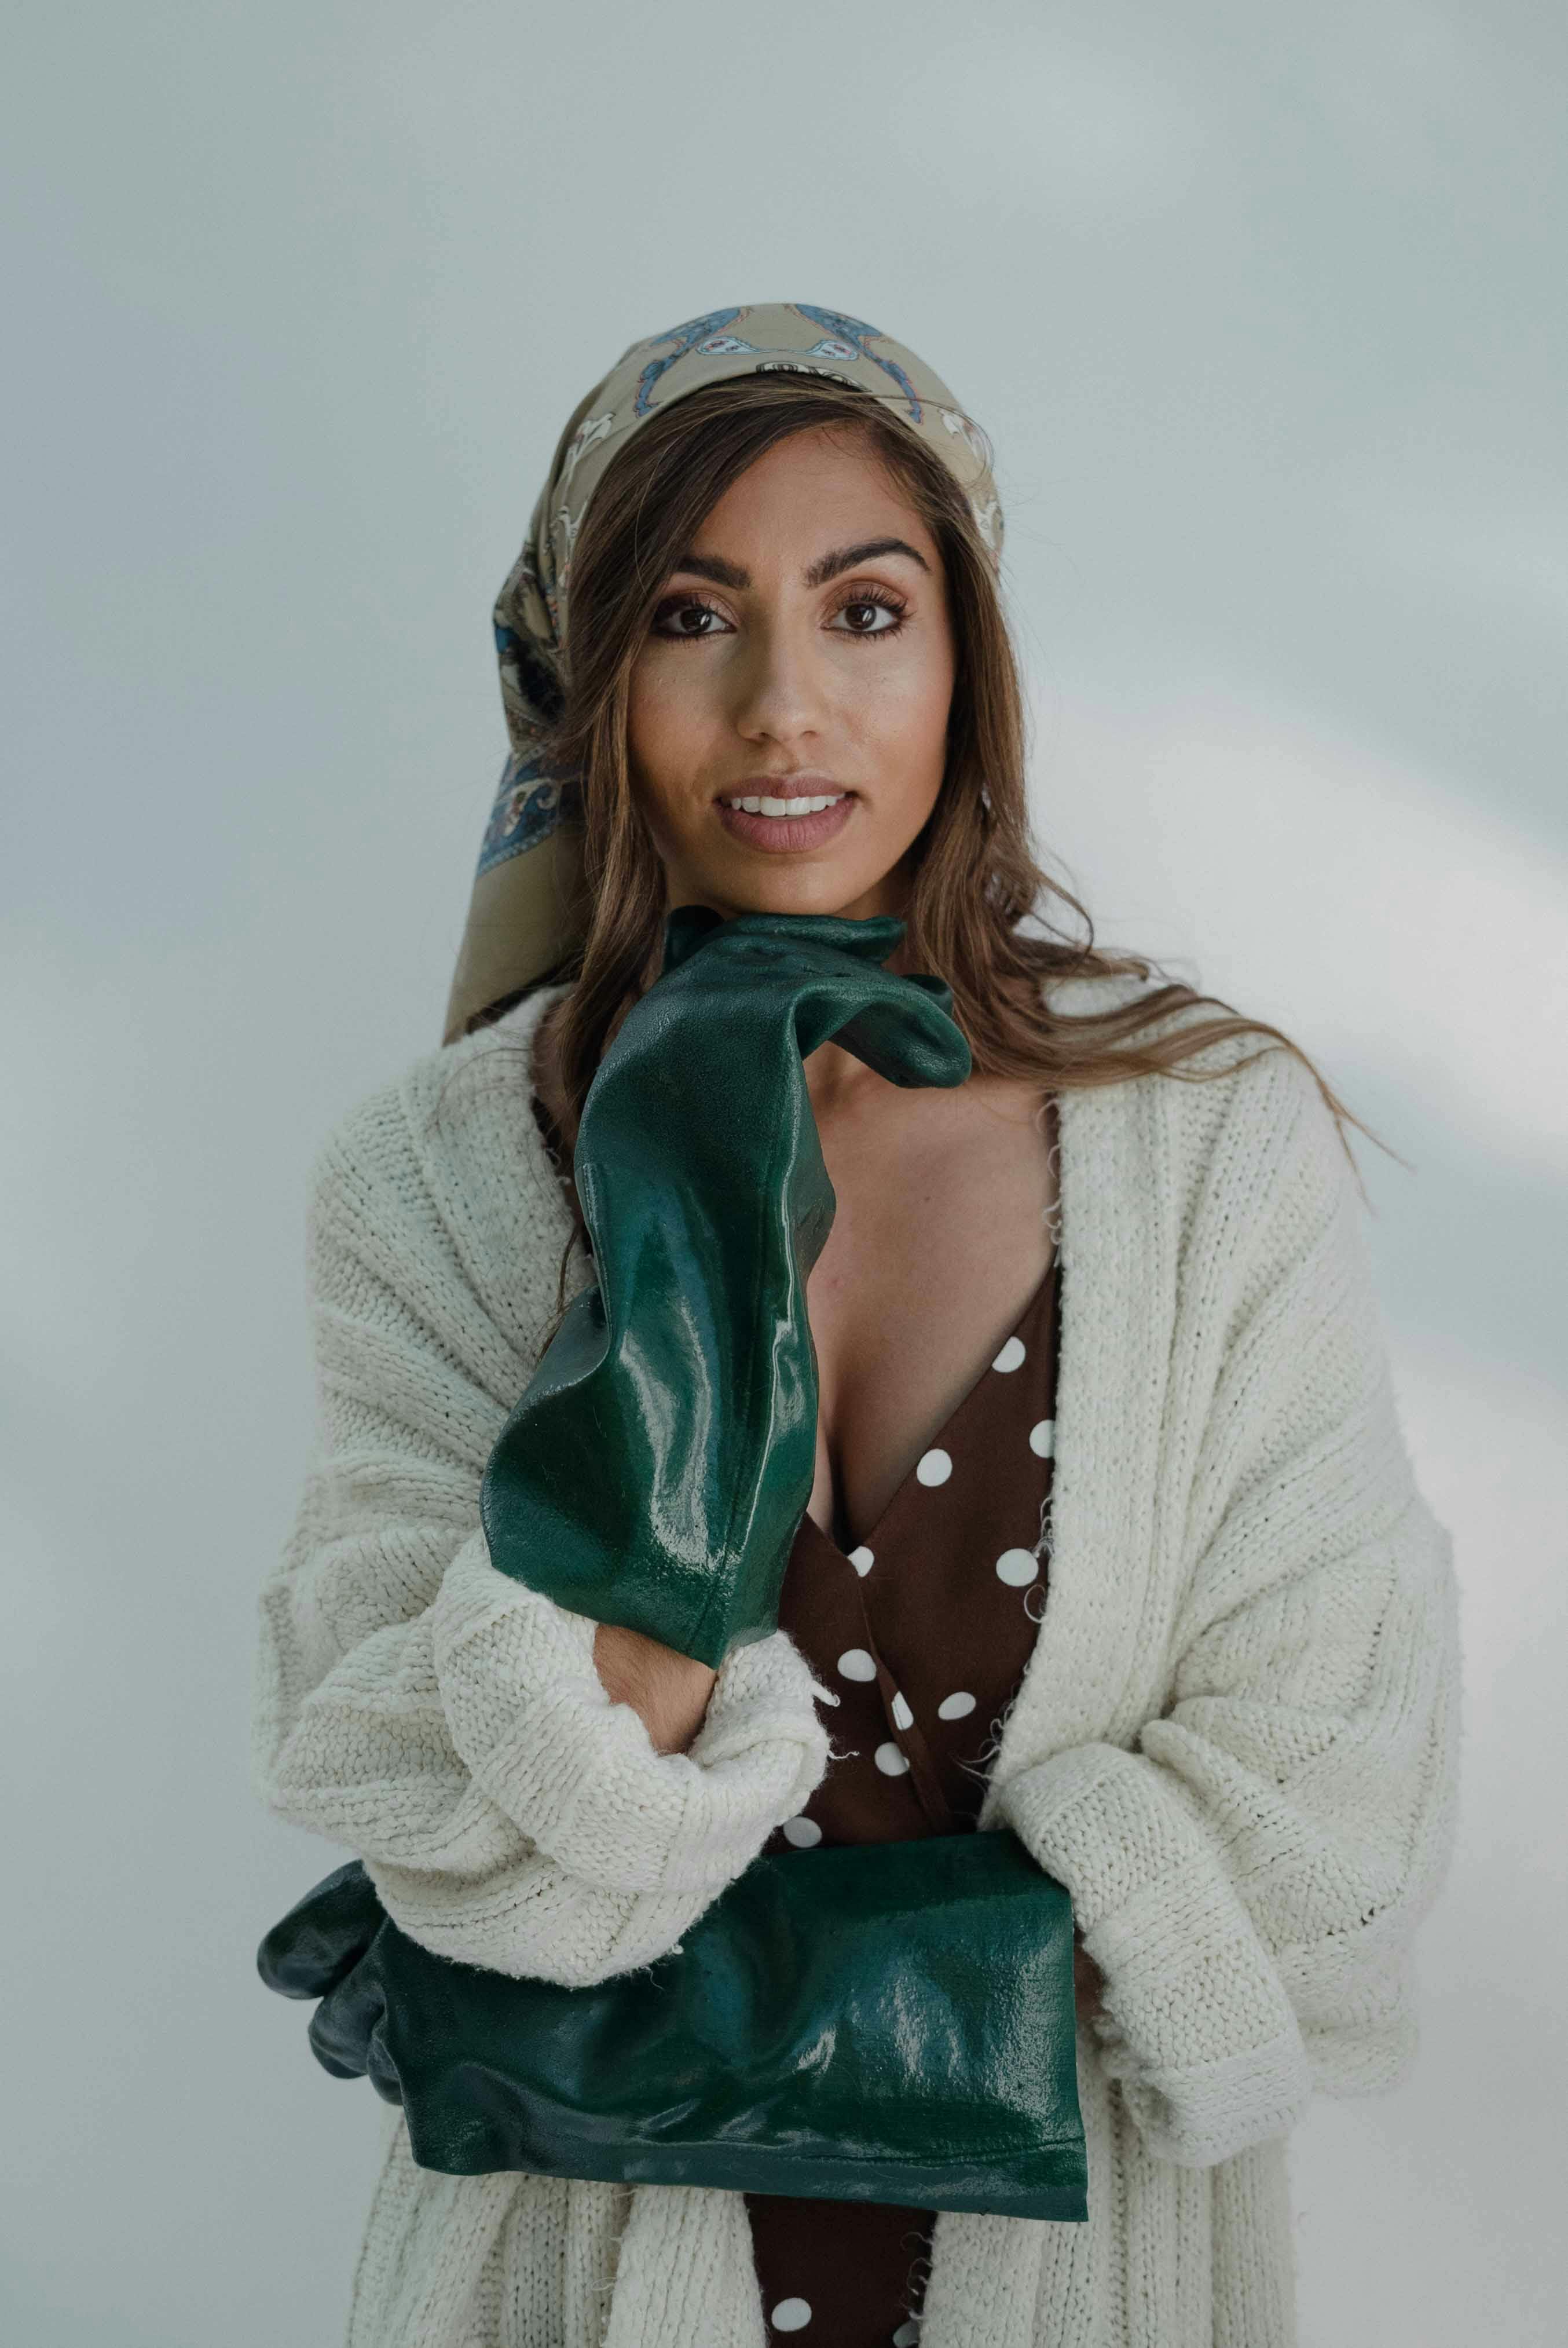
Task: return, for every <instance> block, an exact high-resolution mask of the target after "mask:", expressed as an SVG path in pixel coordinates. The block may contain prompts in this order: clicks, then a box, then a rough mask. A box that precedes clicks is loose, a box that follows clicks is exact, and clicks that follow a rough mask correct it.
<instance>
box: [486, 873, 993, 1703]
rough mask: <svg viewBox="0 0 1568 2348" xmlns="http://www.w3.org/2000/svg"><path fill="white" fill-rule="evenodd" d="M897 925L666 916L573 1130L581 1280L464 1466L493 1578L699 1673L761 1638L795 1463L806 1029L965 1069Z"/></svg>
mask: <svg viewBox="0 0 1568 2348" xmlns="http://www.w3.org/2000/svg"><path fill="white" fill-rule="evenodd" d="M904 930H905V925H904V923H903V922H901V921H897V920H895V919H893V918H891V917H879V918H876V919H874V920H869V921H862V922H852V921H845V920H842V919H840V918H839V917H838V916H836V915H832V914H806V913H741V914H737V915H736V916H734V918H733V919H732V920H730V921H724V920H723V919H722V918H721V917H720V915H718V914H717V913H715V912H713V911H711V910H710V909H709V908H708V907H706V906H699V905H687V906H682V907H681V908H679V909H678V910H677V911H673V912H671V914H670V915H669V916H668V918H667V921H666V923H665V951H664V964H663V968H662V970H661V973H660V976H659V977H658V978H657V979H656V980H655V982H654V983H653V984H652V985H651V987H649V988H648V989H647V990H646V992H645V993H644V994H642V996H641V999H640V1000H639V1001H638V1002H637V1004H635V1005H634V1006H633V1008H632V1010H631V1011H630V1014H628V1016H627V1018H626V1019H625V1021H624V1022H623V1024H622V1025H621V1027H620V1032H619V1033H618V1035H616V1038H615V1041H614V1042H613V1043H612V1044H611V1045H610V1049H609V1051H608V1052H607V1053H606V1054H605V1056H604V1057H603V1059H602V1060H601V1062H600V1066H599V1068H598V1070H597V1072H596V1073H595V1076H594V1079H593V1083H592V1086H590V1088H589V1095H588V1099H587V1103H586V1105H585V1107H584V1110H583V1117H582V1124H581V1128H580V1130H579V1138H578V1143H577V1153H576V1167H575V1175H576V1181H577V1189H578V1195H579V1199H580V1200H581V1203H582V1211H583V1219H584V1220H585V1221H586V1223H587V1225H588V1229H589V1235H590V1237H591V1239H592V1241H593V1249H594V1255H595V1259H596V1262H597V1265H598V1271H599V1284H598V1286H597V1287H594V1288H589V1289H585V1290H583V1291H582V1292H580V1293H579V1295H578V1296H577V1297H575V1298H574V1299H573V1302H572V1303H571V1306H570V1307H569V1311H568V1313H567V1316H566V1319H565V1320H564V1322H563V1323H562V1325H561V1327H560V1329H559V1331H558V1333H557V1334H556V1336H555V1337H554V1339H553V1340H552V1341H551V1343H550V1344H549V1345H548V1347H547V1348H546V1350H545V1353H544V1354H543V1355H542V1357H541V1359H540V1361H539V1364H538V1368H537V1370H536V1371H535V1374H534V1376H533V1377H532V1379H531V1380H530V1382H529V1384H528V1387H527V1388H526V1390H525V1391H524V1393H523V1395H522V1397H521V1399H520V1400H519V1402H518V1405H517V1406H516V1408H515V1409H514V1410H513V1412H512V1415H511V1416H510V1417H509V1418H508V1419H507V1424H506V1426H505V1427H504V1429H503V1430H502V1433H501V1435H500V1437H499V1439H498V1440H497V1444H496V1447H495V1449H494V1451H493V1452H492V1453H491V1456H490V1459H489V1462H488V1465H487V1468H486V1471H485V1478H484V1484H483V1488H482V1491H481V1498H480V1510H481V1515H482V1518H483V1521H484V1527H485V1533H486V1537H487V1541H488V1544H489V1552H490V1560H491V1563H492V1564H493V1565H494V1566H495V1567H496V1568H497V1570H498V1571H500V1572H502V1573H506V1574H510V1575H511V1576H512V1577H513V1578H514V1579H515V1580H517V1581H523V1582H527V1583H528V1587H529V1588H530V1589H534V1590H538V1591H542V1592H543V1593H544V1594H545V1595H546V1596H547V1597H548V1598H552V1599H554V1600H555V1601H556V1602H557V1603H558V1604H559V1605H561V1606H564V1607H566V1608H568V1609H569V1611H570V1612H573V1613H577V1614H585V1615H588V1616H589V1617H591V1618H592V1620H593V1621H595V1622H619V1623H622V1624H624V1625H626V1626H628V1627H629V1628H630V1629H632V1630H635V1631H641V1632H644V1633H645V1634H646V1635H647V1636H648V1637H649V1638H652V1639H657V1640H660V1641H661V1643H663V1644H664V1645H665V1646H667V1647H673V1648H674V1649H675V1650H676V1651H677V1652H678V1653H682V1654H685V1655H692V1656H694V1657H695V1658H696V1660H697V1661H698V1662H699V1663H706V1664H708V1665H709V1667H710V1668H711V1669H712V1670H714V1671H716V1670H717V1669H718V1668H719V1666H720V1664H721V1663H723V1659H724V1656H725V1655H726V1654H727V1653H728V1652H729V1650H730V1649H731V1648H732V1647H733V1646H735V1645H745V1644H747V1643H750V1642H751V1641H753V1640H754V1639H761V1638H764V1637H766V1636H767V1635H768V1633H769V1632H772V1631H774V1630H775V1629H776V1628H777V1626H778V1604H779V1593H780V1591H781V1589H782V1587H783V1582H784V1570H785V1568H786V1567H787V1565H788V1563H789V1556H790V1550H791V1546H792V1544H793V1542H794V1536H795V1532H796V1530H797V1529H798V1527H799V1524H800V1520H801V1518H802V1517H803V1515H804V1512H805V1507H806V1503H807V1501H808V1500H809V1499H810V1498H811V1487H812V1481H813V1478H814V1476H815V1464H816V1412H817V1381H816V1355H815V1347H814V1345H813V1343H812V1336H811V1328H810V1323H809V1322H808V1320H807V1317H806V1306H805V1283H806V1278H807V1275H808V1274H809V1272H810V1271H811V1268H812V1266H813V1264H814V1263H815V1262H816V1259H817V1257H818V1255H819V1254H820V1253H821V1251H822V1247H823V1243H824V1241H825V1240H826V1238H827V1235H828V1232H829V1231H831V1229H832V1227H833V1217H834V1210H835V1203H836V1202H835V1198H834V1194H833V1186H832V1184H831V1183H830V1181H829V1180H828V1178H827V1169H826V1168H825V1165H824V1164H823V1158H822V1148H821V1145H820V1143H819V1141H818V1139H817V1132H816V1121H815V1117H814V1116H813V1114H812V1108H811V1098H810V1095H809V1094H808V1092H807V1090H806V1083H805V1071H804V1065H803V1063H804V1059H805V1057H806V1056H807V1055H808V1054H809V1053H811V1052H814V1051H815V1049H816V1047H817V1045H819V1044H825V1043H826V1042H828V1041H829V1040H830V1039H831V1040H833V1041H835V1042H836V1043H838V1044H840V1045H842V1046H843V1047H844V1049H845V1051H848V1052H852V1053H854V1055H855V1056H856V1058H857V1059H860V1060H864V1061H865V1062H866V1066H868V1067H871V1068H875V1069H876V1073H877V1074H878V1075H879V1076H886V1077H887V1078H888V1079H889V1081H890V1082H892V1083H894V1084H897V1085H905V1086H908V1085H960V1084H962V1083H963V1082H964V1080H965V1078H966V1077H967V1076H968V1074H969V1069H970V1059H969V1049H968V1044H967V1043H966V1042H965V1040H964V1037H963V1035H962V1033H961V1031H960V1030H959V1028H958V1026H956V1025H955V1024H954V1022H953V1020H952V1018H951V1016H950V1015H949V1014H950V1012H951V1006H952V993H951V990H950V989H949V988H948V985H947V984H946V983H945V982H944V981H943V980H941V979H938V978H935V977H929V976H924V975H922V976H914V977H897V976H894V975H892V974H890V973H888V972H886V971H885V970H883V969H881V968H880V967H879V965H880V964H881V963H884V962H885V961H886V959H887V957H888V955H889V954H891V953H893V952H894V950H895V949H896V948H897V946H898V945H899V944H900V943H901V942H902V940H903V937H904Z"/></svg>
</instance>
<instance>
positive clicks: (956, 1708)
mask: <svg viewBox="0 0 1568 2348" xmlns="http://www.w3.org/2000/svg"><path fill="white" fill-rule="evenodd" d="M974 1708H975V1699H974V1697H973V1696H972V1695H971V1694H969V1691H968V1688H955V1689H954V1691H953V1693H952V1694H951V1695H945V1696H944V1697H943V1698H942V1701H941V1703H940V1704H938V1706H937V1717H938V1720H967V1719H968V1716H969V1715H970V1713H971V1712H973V1710H974Z"/></svg>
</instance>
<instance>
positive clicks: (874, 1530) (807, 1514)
mask: <svg viewBox="0 0 1568 2348" xmlns="http://www.w3.org/2000/svg"><path fill="white" fill-rule="evenodd" d="M1060 1263H1061V1254H1060V1251H1058V1250H1056V1249H1054V1248H1053V1249H1052V1251H1051V1256H1050V1262H1049V1263H1048V1264H1047V1265H1046V1267H1045V1270H1044V1271H1043V1272H1041V1274H1040V1279H1039V1281H1038V1282H1037V1283H1036V1285H1035V1289H1034V1292H1033V1293H1032V1295H1031V1296H1030V1300H1029V1303H1027V1304H1026V1305H1025V1306H1024V1308H1023V1311H1022V1312H1021V1313H1020V1314H1019V1316H1018V1319H1017V1320H1016V1321H1015V1322H1014V1323H1013V1324H1012V1327H1011V1328H1010V1329H1009V1331H1008V1334H1007V1335H1006V1336H1005V1337H1004V1338H1003V1339H1002V1341H1001V1344H999V1346H998V1347H997V1350H996V1354H992V1355H991V1358H990V1360H989V1362H988V1363H987V1364H986V1365H985V1367H984V1369H982V1370H981V1371H980V1372H979V1375H977V1376H976V1378H975V1380H974V1382H973V1384H972V1385H970V1386H969V1387H968V1390H967V1391H966V1392H965V1393H964V1394H962V1395H959V1397H958V1401H957V1402H956V1403H955V1404H954V1405H953V1407H952V1409H951V1410H950V1411H949V1412H948V1416H947V1417H946V1418H945V1419H944V1420H943V1421H942V1424H941V1426H939V1427H938V1429H937V1431H936V1433H935V1434H934V1435H933V1436H932V1437H930V1439H929V1441H928V1442H927V1443H924V1444H922V1445H921V1447H920V1449H919V1450H918V1451H917V1454H916V1455H915V1457H914V1459H913V1460H912V1461H911V1462H910V1464H909V1467H908V1469H907V1472H906V1473H905V1475H904V1476H903V1477H902V1478H900V1480H899V1482H898V1485H897V1489H896V1490H894V1491H893V1492H892V1493H891V1494H890V1495H889V1497H888V1499H887V1503H886V1507H885V1508H884V1509H883V1510H882V1513H881V1515H880V1516H879V1517H878V1518H877V1519H876V1523H875V1524H874V1525H872V1526H870V1527H869V1528H868V1529H867V1530H866V1531H865V1532H864V1533H862V1534H861V1536H860V1538H859V1540H857V1541H856V1543H855V1548H856V1549H870V1548H871V1546H872V1544H873V1543H874V1542H875V1541H876V1540H877V1539H878V1538H879V1537H880V1535H881V1532H882V1528H883V1527H884V1525H885V1524H886V1522H887V1519H888V1518H889V1517H890V1516H891V1515H892V1514H893V1511H894V1509H896V1508H897V1506H898V1503H899V1501H900V1500H901V1499H902V1498H904V1495H905V1493H906V1492H907V1490H908V1488H909V1486H910V1483H911V1482H912V1480H913V1478H914V1475H915V1470H916V1468H918V1466H919V1465H920V1462H921V1460H922V1459H924V1457H926V1454H927V1451H936V1450H940V1449H941V1448H942V1439H943V1437H944V1436H947V1435H948V1434H950V1433H951V1431H952V1429H953V1427H954V1426H957V1424H958V1420H959V1419H960V1418H961V1417H962V1416H963V1414H964V1412H965V1411H966V1410H968V1406H969V1405H970V1404H971V1403H972V1402H973V1401H974V1399H975V1397H976V1395H978V1394H979V1390H980V1388H981V1386H982V1385H984V1384H985V1382H986V1379H987V1377H988V1376H989V1374H990V1372H991V1371H992V1370H993V1369H995V1367H996V1363H997V1354H1002V1353H1005V1352H1006V1350H1007V1348H1008V1346H1009V1345H1010V1344H1011V1343H1012V1341H1013V1339H1014V1338H1015V1337H1016V1336H1017V1335H1018V1333H1019V1331H1020V1329H1021V1328H1022V1327H1023V1325H1024V1323H1025V1322H1026V1321H1028V1320H1029V1319H1030V1316H1031V1314H1032V1313H1034V1311H1035V1308H1036V1307H1037V1305H1038V1304H1039V1303H1040V1299H1041V1297H1042V1296H1043V1295H1044V1294H1045V1292H1046V1290H1047V1288H1048V1287H1049V1286H1050V1282H1052V1280H1054V1279H1055V1277H1056V1273H1057V1269H1058V1266H1059V1265H1060ZM808 1525H809V1526H810V1528H811V1530H812V1531H813V1532H814V1533H815V1534H816V1536H817V1538H818V1539H819V1540H825V1542H826V1543H827V1545H828V1547H829V1549H831V1550H833V1551H834V1553H835V1556H838V1557H841V1558H843V1559H844V1560H845V1563H848V1562H849V1561H850V1560H851V1559H852V1557H853V1554H854V1552H853V1550H846V1549H842V1548H841V1547H840V1546H839V1544H838V1542H837V1541H835V1540H834V1538H833V1535H832V1534H831V1533H828V1532H824V1531H823V1529H822V1527H821V1526H820V1525H819V1524H818V1523H817V1521H816V1519H815V1517H814V1516H813V1515H812V1513H811V1510H810V1509H809V1507H808V1508H806V1509H804V1510H803V1512H802V1515H801V1520H800V1524H799V1527H798V1528H797V1531H804V1529H805V1528H806V1527H807V1526H808Z"/></svg>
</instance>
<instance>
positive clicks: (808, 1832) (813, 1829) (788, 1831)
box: [784, 1818, 822, 1850]
mask: <svg viewBox="0 0 1568 2348" xmlns="http://www.w3.org/2000/svg"><path fill="white" fill-rule="evenodd" d="M784 1835H785V1838H786V1839H787V1840H788V1841H790V1842H793V1843H794V1847H795V1849H797V1850H809V1849H811V1847H812V1845H813V1843H814V1842H820V1841H821V1840H822V1828H820V1827H819V1826H818V1825H817V1822H816V1820H815V1818H785V1820H784Z"/></svg>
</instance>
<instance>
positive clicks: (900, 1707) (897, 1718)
mask: <svg viewBox="0 0 1568 2348" xmlns="http://www.w3.org/2000/svg"><path fill="white" fill-rule="evenodd" d="M893 1725H894V1727H895V1728H913V1727H914V1725H915V1715H914V1714H913V1713H912V1712H911V1711H910V1709H909V1707H908V1705H907V1704H906V1703H905V1701H904V1699H903V1697H902V1696H901V1695H896V1696H895V1697H894V1699H893Z"/></svg>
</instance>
